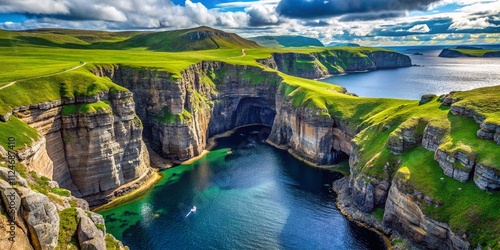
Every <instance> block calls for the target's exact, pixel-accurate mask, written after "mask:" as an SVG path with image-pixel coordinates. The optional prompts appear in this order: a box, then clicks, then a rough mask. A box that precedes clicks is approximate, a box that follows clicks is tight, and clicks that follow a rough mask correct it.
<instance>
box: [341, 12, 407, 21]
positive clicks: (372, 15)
mask: <svg viewBox="0 0 500 250" xmlns="http://www.w3.org/2000/svg"><path fill="white" fill-rule="evenodd" d="M407 15H408V14H407V12H406V11H384V12H369V13H356V14H346V15H342V16H341V17H340V19H339V21H341V22H353V21H371V20H377V19H390V18H396V17H404V16H407Z"/></svg>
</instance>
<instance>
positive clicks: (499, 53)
mask: <svg viewBox="0 0 500 250" xmlns="http://www.w3.org/2000/svg"><path fill="white" fill-rule="evenodd" d="M483 57H500V51H491V52H486V53H484V55H483Z"/></svg>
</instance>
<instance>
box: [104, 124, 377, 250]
mask: <svg viewBox="0 0 500 250" xmlns="http://www.w3.org/2000/svg"><path fill="white" fill-rule="evenodd" d="M262 128H263V127H247V128H244V129H241V130H239V131H238V132H236V133H235V134H233V135H232V136H231V137H227V138H222V139H219V144H218V146H217V147H216V149H215V150H213V151H212V152H210V153H209V154H208V155H207V156H206V157H203V158H202V159H200V160H198V161H196V162H195V163H193V164H189V165H182V166H178V167H174V168H172V169H169V170H166V171H164V172H162V175H163V178H162V180H161V182H160V183H159V184H158V185H156V186H155V188H154V189H153V190H152V191H151V192H149V193H148V194H146V195H144V196H143V197H141V198H140V199H139V200H136V201H133V202H131V203H128V204H125V205H121V206H118V207H116V208H113V209H111V210H107V211H103V212H101V213H102V214H103V215H104V217H105V219H106V227H107V229H108V231H109V232H110V233H112V234H113V235H114V236H115V237H117V238H118V239H120V240H122V241H123V242H124V243H125V244H126V245H128V246H129V247H130V249H151V250H154V249H349V250H356V249H383V248H384V244H383V242H382V241H381V239H380V238H379V237H378V236H377V235H376V234H375V233H373V232H371V231H369V230H366V229H364V228H360V227H358V226H356V225H354V224H353V223H351V222H349V221H348V220H347V219H346V218H345V217H343V216H342V214H340V212H339V211H338V210H337V208H336V206H335V197H334V194H333V193H332V192H331V191H329V188H328V187H327V186H326V185H328V184H330V183H331V182H332V181H333V180H335V179H337V178H340V177H341V175H340V174H338V173H333V172H330V171H326V170H323V169H318V168H312V167H309V166H307V165H305V164H303V163H302V162H300V161H298V160H296V159H294V158H293V157H291V156H290V155H289V154H288V153H287V152H286V151H281V150H278V149H275V148H273V147H271V146H269V145H267V144H265V143H264V142H262V140H263V139H264V138H265V136H259V134H257V133H255V131H258V130H260V129H262ZM252 131H254V133H253V134H252ZM228 149H231V151H232V154H230V155H227V150H228ZM193 205H194V206H196V207H197V212H196V213H194V214H191V215H189V216H188V217H185V216H186V214H187V213H188V211H189V209H190V208H191V207H192V206H193Z"/></svg>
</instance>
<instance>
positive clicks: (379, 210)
mask: <svg viewBox="0 0 500 250" xmlns="http://www.w3.org/2000/svg"><path fill="white" fill-rule="evenodd" d="M384 212H385V210H384V209H383V208H379V207H378V208H375V211H373V216H374V217H375V218H377V220H379V221H380V222H382V220H383V218H384Z"/></svg>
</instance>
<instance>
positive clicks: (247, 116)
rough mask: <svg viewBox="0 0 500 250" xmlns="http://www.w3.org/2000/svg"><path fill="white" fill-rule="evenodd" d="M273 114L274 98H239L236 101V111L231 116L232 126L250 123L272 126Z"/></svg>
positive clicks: (274, 113)
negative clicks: (238, 100) (237, 101)
mask: <svg viewBox="0 0 500 250" xmlns="http://www.w3.org/2000/svg"><path fill="white" fill-rule="evenodd" d="M275 116H276V111H275V107H274V100H267V99H264V98H255V97H248V98H243V99H241V100H240V102H239V103H238V107H237V108H236V112H234V113H233V116H232V123H233V126H234V127H240V126H243V125H250V124H262V125H266V126H269V127H272V126H273V123H274V117H275Z"/></svg>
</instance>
